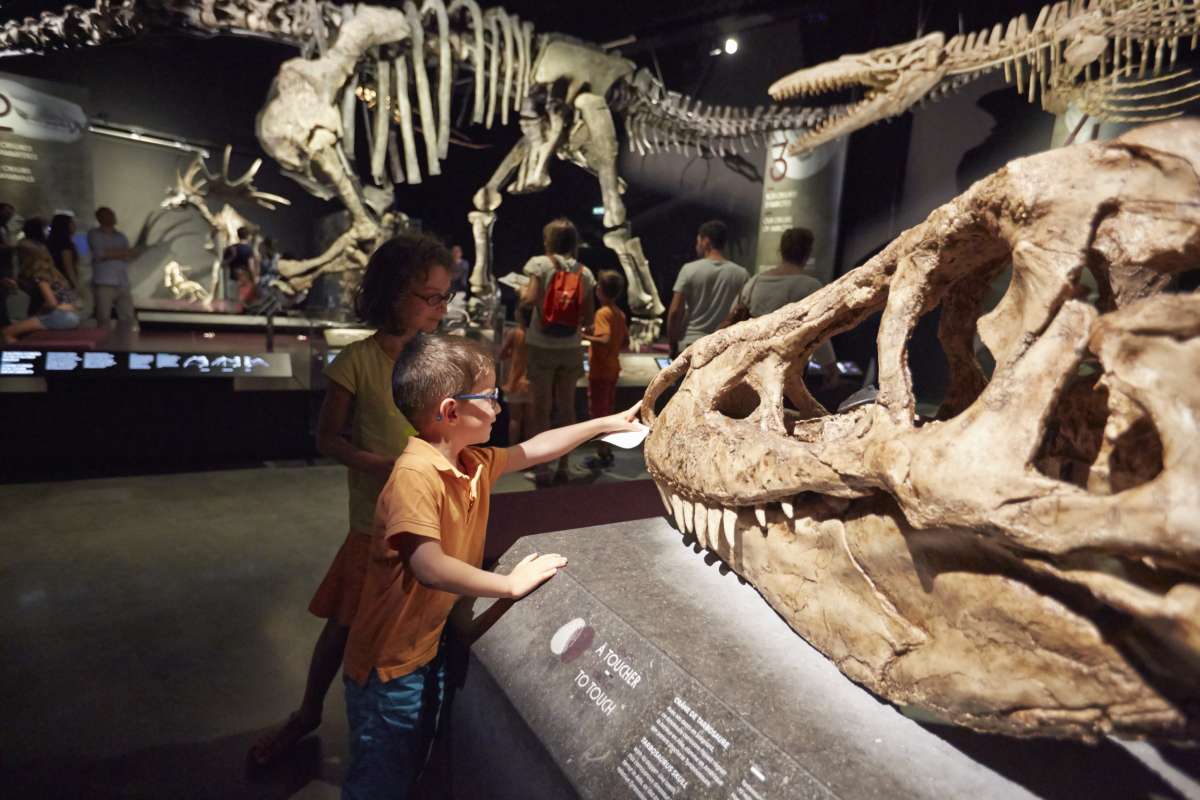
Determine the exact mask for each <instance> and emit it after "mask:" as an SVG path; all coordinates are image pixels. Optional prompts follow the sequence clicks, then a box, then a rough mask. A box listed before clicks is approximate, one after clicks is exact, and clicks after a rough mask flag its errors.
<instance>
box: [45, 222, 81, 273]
mask: <svg viewBox="0 0 1200 800" xmlns="http://www.w3.org/2000/svg"><path fill="white" fill-rule="evenodd" d="M74 236H75V218H74V217H72V216H71V215H70V214H55V215H54V219H52V220H50V235H49V236H47V237H46V246H47V247H48V248H50V257H51V258H53V259H54V266H56V267H58V271H59V272H61V273H62V274H63V275H64V276H65V277H66V279H67V280H68V281H70V282H71V288H72V289H78V288H79V251H78V250H77V249H75V240H74V238H73V237H74Z"/></svg>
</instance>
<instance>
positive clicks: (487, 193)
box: [467, 139, 529, 299]
mask: <svg viewBox="0 0 1200 800" xmlns="http://www.w3.org/2000/svg"><path fill="white" fill-rule="evenodd" d="M528 153H529V143H528V142H527V141H526V140H525V139H522V140H521V141H519V142H517V144H516V146H515V147H513V149H512V150H510V151H509V153H508V155H506V156H505V157H504V160H503V161H501V162H500V166H499V167H497V168H496V171H495V172H494V173H492V177H491V178H490V179H489V180H488V182H487V183H486V184H484V186H483V187H482V188H480V189H479V191H477V192H475V196H474V198H472V202H473V203H474V205H475V210H474V211H472V212H471V213H470V214H468V215H467V219H469V220H470V221H471V231H472V233H473V234H474V239H475V267H474V269H472V271H471V294H473V295H474V296H475V297H476V298H479V297H483V296H487V297H488V298H489V299H490V297H491V293H492V292H493V291H494V289H493V286H494V284H495V281H496V276H495V275H494V273H493V272H492V233H491V232H492V226H493V225H495V223H496V214H495V212H496V209H497V208H499V207H500V202H501V195H500V191H501V189H503V188H504V186H505V184H507V183H508V179H509V177H510V176H511V175H512V174H513V171H514V170H515V169H516V168H517V166H518V165H519V164H521V162H522V161H524V160H525V158H526V156H527V154H528Z"/></svg>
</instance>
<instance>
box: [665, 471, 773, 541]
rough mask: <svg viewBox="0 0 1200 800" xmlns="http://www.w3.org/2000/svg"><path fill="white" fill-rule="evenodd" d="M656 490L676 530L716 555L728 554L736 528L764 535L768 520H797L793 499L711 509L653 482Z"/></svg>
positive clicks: (702, 503) (700, 502) (701, 502)
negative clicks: (751, 530) (692, 538)
mask: <svg viewBox="0 0 1200 800" xmlns="http://www.w3.org/2000/svg"><path fill="white" fill-rule="evenodd" d="M655 486H656V487H657V488H658V493H659V496H660V497H661V498H662V501H663V506H664V508H665V509H666V512H667V516H668V517H669V518H671V519H672V520H674V522H675V528H676V530H678V531H679V532H680V533H682V534H683V535H684V536H685V537H689V538H690V537H695V539H696V541H697V542H698V543H699V544H700V546H701V547H705V548H707V549H709V550H712V551H714V552H716V553H717V554H718V555H729V554H730V553H731V551H732V548H733V543H734V541H735V536H734V534H735V533H736V532H737V531H738V527H739V524H740V525H741V528H742V530H743V531H745V530H746V529H750V528H753V529H755V530H758V531H759V532H760V533H765V532H766V529H767V526H768V523H769V522H770V521H771V520H779V519H786V520H788V523H789V524H790V523H791V522H792V521H794V520H795V518H796V501H795V498H793V497H787V498H783V499H780V500H775V501H771V502H767V503H755V504H754V505H751V506H724V505H719V506H712V507H710V506H709V505H706V502H705V501H702V500H689V499H688V498H686V497H684V496H682V495H680V494H678V493H677V492H675V491H673V490H671V489H670V488H669V487H668V486H666V485H664V484H661V483H658V482H655ZM742 512H746V514H745V515H743V513H742ZM751 521H752V522H751Z"/></svg>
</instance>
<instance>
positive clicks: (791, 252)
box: [779, 228, 813, 267]
mask: <svg viewBox="0 0 1200 800" xmlns="http://www.w3.org/2000/svg"><path fill="white" fill-rule="evenodd" d="M812 247H813V232H812V231H810V230H809V229H808V228H788V229H787V230H786V231H784V232H783V237H782V238H780V240H779V255H780V256H782V257H783V260H784V261H786V262H788V263H789V264H795V265H796V266H797V267H803V266H804V265H805V264H807V263H808V257H809V255H811V254H812Z"/></svg>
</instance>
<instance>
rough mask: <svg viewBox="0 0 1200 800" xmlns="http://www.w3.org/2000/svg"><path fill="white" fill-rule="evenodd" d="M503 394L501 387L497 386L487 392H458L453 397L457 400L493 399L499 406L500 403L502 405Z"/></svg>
mask: <svg viewBox="0 0 1200 800" xmlns="http://www.w3.org/2000/svg"><path fill="white" fill-rule="evenodd" d="M501 396H502V395H501V394H500V389H499V388H496V389H491V390H489V391H486V392H480V393H478V394H456V395H452V397H453V399H455V400H491V401H492V402H493V403H494V404H496V405H497V406H498V405H500V398H501Z"/></svg>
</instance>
